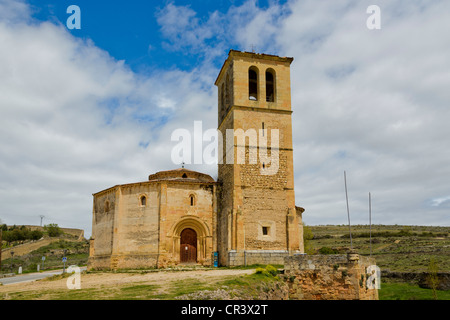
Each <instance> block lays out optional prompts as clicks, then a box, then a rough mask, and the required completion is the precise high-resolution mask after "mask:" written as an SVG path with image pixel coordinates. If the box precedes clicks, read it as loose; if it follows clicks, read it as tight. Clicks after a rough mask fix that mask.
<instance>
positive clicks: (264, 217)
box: [88, 50, 304, 269]
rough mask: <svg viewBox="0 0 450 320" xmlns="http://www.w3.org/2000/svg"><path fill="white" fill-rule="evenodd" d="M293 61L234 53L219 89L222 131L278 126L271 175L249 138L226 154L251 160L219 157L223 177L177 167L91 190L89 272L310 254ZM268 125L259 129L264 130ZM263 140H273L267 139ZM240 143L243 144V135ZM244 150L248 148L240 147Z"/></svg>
mask: <svg viewBox="0 0 450 320" xmlns="http://www.w3.org/2000/svg"><path fill="white" fill-rule="evenodd" d="M292 61H293V58H289V57H279V56H274V55H268V54H258V53H250V52H241V51H235V50H231V51H230V52H229V54H228V58H227V59H226V61H225V62H224V64H223V66H222V68H221V70H220V73H219V75H218V77H217V80H216V82H215V85H216V86H217V87H218V130H219V131H220V132H221V133H222V134H223V135H224V136H225V135H226V133H227V130H228V131H229V130H230V129H231V130H238V129H242V130H243V131H244V132H248V130H249V129H254V130H256V131H258V132H262V134H263V135H264V133H266V134H267V135H269V132H271V129H277V132H278V137H279V141H278V146H277V147H276V148H274V147H272V144H270V143H268V144H267V146H268V148H267V151H268V153H271V154H272V155H273V154H275V155H277V156H278V158H277V159H278V162H277V166H278V167H277V169H278V170H276V172H275V173H274V174H261V172H263V171H262V170H265V169H266V166H267V167H269V166H270V165H273V164H269V163H264V161H261V158H259V157H257V159H254V160H255V161H248V160H249V158H251V157H254V155H255V154H256V153H254V152H252V151H254V150H258V149H259V148H260V147H259V146H258V144H257V143H254V141H253V142H252V141H251V139H248V140H249V143H248V144H247V143H246V142H245V141H246V140H245V137H244V144H243V145H240V140H238V139H234V138H233V140H232V141H234V142H233V143H232V145H231V147H230V146H229V145H224V146H223V157H224V158H225V157H226V156H227V153H229V152H233V153H232V155H233V157H234V159H236V156H237V154H238V152H239V151H238V149H239V148H243V150H245V157H246V158H245V159H246V160H247V161H245V162H244V163H242V162H239V161H232V162H231V163H229V162H227V161H219V165H218V180H217V181H215V180H214V179H213V178H212V177H211V176H209V175H207V174H204V173H200V172H195V171H191V170H187V169H185V168H180V169H176V170H169V171H161V172H157V173H155V174H151V175H150V176H149V177H148V180H147V181H144V182H136V183H129V184H123V185H116V186H114V187H111V188H108V189H106V190H103V191H100V192H97V193H94V194H93V197H94V199H93V217H92V237H91V246H90V256H89V262H88V268H89V269H118V268H148V267H166V266H169V265H177V264H189V263H190V264H201V265H222V266H235V265H251V264H255V263H261V264H269V263H270V264H283V261H284V257H286V256H289V255H293V254H295V253H303V251H304V248H303V225H302V213H303V211H304V209H303V208H301V207H296V206H295V193H294V166H293V148H292V119H291V115H292V109H291V88H290V65H291V63H292ZM261 129H262V130H261ZM266 139H269V137H267V138H266ZM241 141H242V140H241ZM241 150H242V149H241Z"/></svg>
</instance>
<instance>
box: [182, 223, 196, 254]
mask: <svg viewBox="0 0 450 320" xmlns="http://www.w3.org/2000/svg"><path fill="white" fill-rule="evenodd" d="M180 262H181V263H188V262H194V263H195V262H197V232H195V231H194V230H193V229H190V228H186V229H184V230H183V231H182V232H181V235H180Z"/></svg>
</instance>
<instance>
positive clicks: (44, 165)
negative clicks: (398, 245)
mask: <svg viewBox="0 0 450 320" xmlns="http://www.w3.org/2000/svg"><path fill="white" fill-rule="evenodd" d="M93 2H95V4H94V3H93ZM143 2H144V1H87V0H71V1H62V0H53V1H50V0H39V1H38V0H30V1H25V0H23V1H20V0H0V143H1V148H0V176H1V179H0V219H1V220H2V221H3V223H7V224H39V223H40V218H39V216H40V215H44V216H45V218H44V224H48V223H57V224H59V225H60V226H62V227H73V228H82V229H84V230H85V232H86V235H87V236H88V237H89V236H90V233H91V221H92V193H95V192H97V191H100V190H103V189H106V188H108V187H111V186H113V185H116V184H122V183H130V182H138V181H145V180H146V179H147V177H148V175H149V174H150V173H154V172H157V171H160V170H168V169H173V168H178V167H179V165H177V164H174V163H172V161H171V150H172V148H173V146H174V145H175V144H176V143H175V142H172V141H171V139H170V138H171V133H172V132H173V131H174V130H175V129H178V128H186V129H188V130H192V128H193V124H194V121H199V120H201V121H203V129H204V130H206V129H209V128H215V127H216V126H217V88H216V87H215V86H214V81H215V78H216V76H217V74H218V72H219V70H220V67H221V65H222V63H223V61H224V60H225V59H226V57H227V54H228V51H229V50H230V49H235V50H242V51H251V50H252V48H254V50H255V51H256V52H259V53H268V54H276V55H280V56H289V57H294V62H293V64H292V66H291V87H292V109H293V111H294V113H293V131H294V132H293V134H294V155H295V159H294V166H295V168H294V171H295V193H296V204H297V205H298V206H302V207H304V208H305V209H306V211H305V213H304V214H303V217H304V222H305V223H306V224H309V225H316V224H345V223H347V211H346V202H345V189H344V174H343V173H344V170H345V171H346V173H347V183H348V194H349V206H350V214H351V221H352V224H357V223H358V224H366V223H368V193H369V192H371V194H372V213H373V217H372V222H373V223H375V224H406V225H446V226H449V225H450V163H449V162H450V148H449V145H450V143H449V142H450V125H449V123H450V37H449V36H448V30H450V19H448V13H449V12H450V2H449V1H446V0H443V1H434V0H428V1H424V0H404V1H401V0H396V1H392V0H388V1H384V0H383V1H382V0H371V1H362V0H354V1H353V0H338V1H337V0H328V1H325V0H321V1H316V0H292V1H256V0H246V1H238V0H235V1H225V0H220V1H206V0H201V1H195V2H189V1H177V0H174V1H146V2H145V4H143ZM72 4H76V5H78V6H79V8H80V9H81V29H79V30H78V29H69V28H68V26H67V23H66V22H67V19H68V18H69V17H70V16H71V13H67V8H68V7H69V5H72ZM372 4H375V5H377V6H379V8H380V17H381V20H380V21H381V25H380V26H381V29H374V30H371V29H369V28H368V27H367V24H366V22H367V20H368V18H369V17H370V16H371V14H370V13H367V8H368V6H370V5H372ZM187 168H188V169H193V170H199V171H202V172H205V173H208V174H211V175H212V176H213V177H215V178H216V177H217V168H216V166H215V165H200V166H194V165H188V166H187Z"/></svg>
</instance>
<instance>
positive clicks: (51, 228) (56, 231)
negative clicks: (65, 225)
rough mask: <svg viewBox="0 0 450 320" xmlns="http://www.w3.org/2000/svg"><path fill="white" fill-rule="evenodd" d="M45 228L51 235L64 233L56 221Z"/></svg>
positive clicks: (55, 235)
mask: <svg viewBox="0 0 450 320" xmlns="http://www.w3.org/2000/svg"><path fill="white" fill-rule="evenodd" d="M44 229H45V230H46V231H47V233H48V236H49V237H57V236H59V235H61V234H62V233H63V232H62V230H61V228H60V227H58V225H57V224H56V223H51V224H48V225H46V226H45V227H44Z"/></svg>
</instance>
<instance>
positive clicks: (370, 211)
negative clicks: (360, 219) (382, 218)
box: [369, 192, 372, 257]
mask: <svg viewBox="0 0 450 320" xmlns="http://www.w3.org/2000/svg"><path fill="white" fill-rule="evenodd" d="M369 244H370V257H372V199H371V197H370V192H369Z"/></svg>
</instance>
